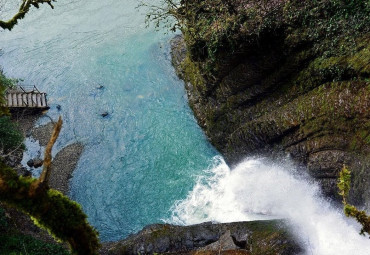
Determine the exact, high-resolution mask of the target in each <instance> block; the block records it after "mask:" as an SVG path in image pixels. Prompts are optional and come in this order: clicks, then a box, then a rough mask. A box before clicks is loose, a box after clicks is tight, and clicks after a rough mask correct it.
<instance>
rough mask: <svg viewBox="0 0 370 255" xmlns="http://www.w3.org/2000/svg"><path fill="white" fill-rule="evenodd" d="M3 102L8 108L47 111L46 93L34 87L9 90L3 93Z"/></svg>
mask: <svg viewBox="0 0 370 255" xmlns="http://www.w3.org/2000/svg"><path fill="white" fill-rule="evenodd" d="M5 100H6V106H7V107H8V108H34V109H35V108H36V109H40V110H44V109H49V106H48V102H47V98H46V93H43V92H40V91H39V90H38V89H37V88H36V86H33V87H26V86H17V87H16V88H14V89H9V90H7V91H6V92H5Z"/></svg>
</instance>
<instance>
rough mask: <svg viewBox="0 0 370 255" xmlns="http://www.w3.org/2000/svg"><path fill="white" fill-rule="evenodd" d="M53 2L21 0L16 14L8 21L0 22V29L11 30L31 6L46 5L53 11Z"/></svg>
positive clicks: (50, 0)
mask: <svg viewBox="0 0 370 255" xmlns="http://www.w3.org/2000/svg"><path fill="white" fill-rule="evenodd" d="M53 2H56V0H23V1H22V3H21V5H20V6H19V9H18V12H17V13H16V14H15V15H14V16H13V17H12V18H11V19H9V20H8V21H3V20H0V27H1V28H3V29H8V30H12V28H13V27H14V26H15V25H16V24H17V23H18V20H20V19H23V18H24V17H25V16H26V14H27V13H28V11H29V10H30V8H31V7H32V6H34V7H36V8H39V7H40V4H48V5H49V6H50V7H51V8H52V9H54V6H53V4H52V3H53Z"/></svg>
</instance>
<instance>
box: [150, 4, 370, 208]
mask: <svg viewBox="0 0 370 255" xmlns="http://www.w3.org/2000/svg"><path fill="white" fill-rule="evenodd" d="M165 2H167V4H168V5H167V7H168V8H167V9H165V10H166V11H163V9H153V11H152V12H151V13H150V14H149V15H150V16H148V17H149V18H151V19H154V20H155V21H160V20H161V18H162V20H163V17H164V16H165V15H163V14H164V13H166V14H167V15H172V16H173V17H174V18H175V19H176V20H177V22H175V28H179V29H180V30H181V31H182V32H183V36H184V42H185V44H186V49H187V55H186V56H185V57H184V58H183V60H182V62H181V63H180V64H179V65H178V66H177V69H178V71H179V73H180V75H181V77H183V78H184V80H185V81H186V82H187V84H186V85H187V89H188V92H189V102H190V105H191V106H192V109H193V111H194V113H195V115H196V117H197V119H198V121H199V123H200V125H201V126H202V127H203V128H204V129H205V131H206V133H207V135H208V136H209V137H210V140H211V142H212V143H213V144H214V145H215V146H216V147H217V149H219V150H220V151H221V152H222V153H223V154H224V155H225V156H226V159H227V160H228V161H229V162H231V163H235V162H237V161H239V160H241V159H242V158H243V157H245V156H246V155H251V154H261V153H262V154H266V153H267V154H271V153H278V152H283V153H289V154H290V155H291V156H292V157H293V158H294V159H296V160H298V161H299V162H301V163H303V164H304V165H306V166H308V170H309V173H310V174H311V175H312V176H313V177H315V178H317V179H318V180H319V181H320V182H321V184H322V187H323V189H324V192H325V193H326V194H328V195H330V196H332V197H335V196H336V197H337V198H338V199H339V197H338V195H337V192H336V178H337V174H338V172H339V171H340V169H341V166H342V165H343V163H345V164H347V165H349V167H350V168H351V169H352V170H353V177H354V187H355V188H354V189H353V190H351V193H350V195H349V197H350V199H351V200H353V202H354V203H357V204H364V203H365V204H367V205H368V206H369V208H370V200H369V199H368V198H369V197H370V190H369V188H368V187H369V186H370V183H369V181H367V180H369V179H370V171H368V169H369V166H370V158H369V155H370V133H369V130H370V129H369V127H370V122H369V117H370V116H369V114H370V112H369V110H368V109H369V107H370V64H369V63H370V34H369V30H370V15H369V14H370V2H369V1H360V0H351V1H349V0H316V1H298V0H270V1H263V0H228V1H208V0H205V1H197V0H192V1H190V0H189V1H186V0H183V1H179V2H178V4H177V5H176V4H171V3H172V2H173V1H165ZM155 10H157V11H155ZM173 13H175V14H173ZM153 17H154V18H153ZM174 54H176V53H174Z"/></svg>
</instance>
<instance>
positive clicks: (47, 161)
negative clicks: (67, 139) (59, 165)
mask: <svg viewBox="0 0 370 255" xmlns="http://www.w3.org/2000/svg"><path fill="white" fill-rule="evenodd" d="M62 124H63V121H62V118H61V117H59V119H58V122H57V123H55V125H54V130H53V134H52V135H51V137H50V140H49V142H48V144H47V145H46V149H45V156H44V168H43V170H42V173H41V175H40V178H39V182H40V184H48V182H49V177H50V172H51V168H50V166H51V160H52V156H51V151H52V149H53V146H54V144H55V142H56V140H57V139H58V136H59V133H60V130H61V129H62Z"/></svg>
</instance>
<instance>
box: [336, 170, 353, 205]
mask: <svg viewBox="0 0 370 255" xmlns="http://www.w3.org/2000/svg"><path fill="white" fill-rule="evenodd" d="M337 186H338V188H339V195H341V196H342V198H343V203H344V204H346V198H347V197H348V194H349V190H350V189H351V172H350V171H349V170H348V169H347V168H346V167H343V169H342V171H340V173H339V180H338V183H337Z"/></svg>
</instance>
